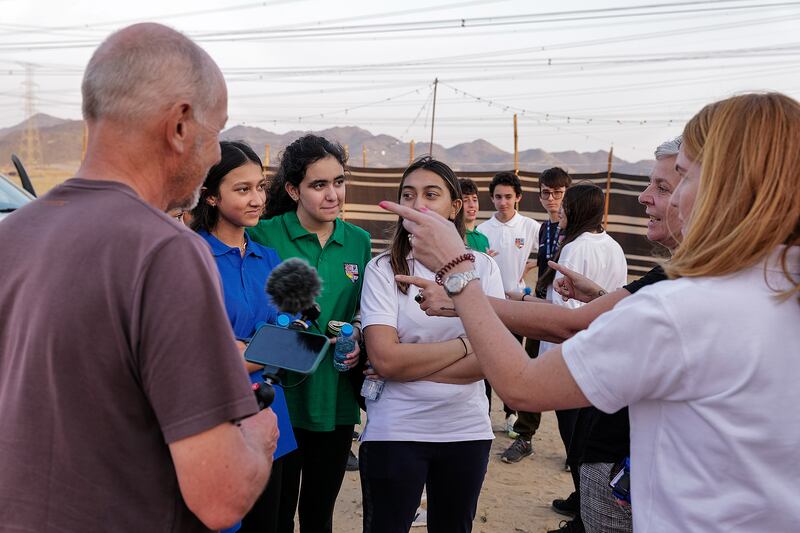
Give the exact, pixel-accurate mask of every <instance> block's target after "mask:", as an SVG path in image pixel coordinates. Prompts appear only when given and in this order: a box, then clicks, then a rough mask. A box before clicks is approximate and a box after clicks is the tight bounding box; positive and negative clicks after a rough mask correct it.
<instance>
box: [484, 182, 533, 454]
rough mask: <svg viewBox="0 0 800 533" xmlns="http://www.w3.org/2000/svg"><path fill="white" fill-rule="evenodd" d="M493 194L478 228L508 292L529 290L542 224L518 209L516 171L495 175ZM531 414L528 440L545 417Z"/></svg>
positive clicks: (509, 414)
mask: <svg viewBox="0 0 800 533" xmlns="http://www.w3.org/2000/svg"><path fill="white" fill-rule="evenodd" d="M489 196H490V197H491V198H492V203H493V204H494V208H495V209H496V211H495V214H494V215H493V216H492V218H490V219H489V220H487V221H486V222H483V223H482V224H480V225H479V226H478V231H479V232H481V233H483V234H484V235H486V237H487V238H488V239H489V247H490V248H491V249H492V250H493V251H494V252H495V253H496V255H495V256H494V260H495V261H496V262H497V265H498V266H499V267H500V275H501V277H502V278H503V290H504V291H505V292H507V293H509V292H522V291H523V290H524V289H525V280H524V279H523V276H524V275H525V265H526V263H527V262H528V258H529V257H530V254H531V251H532V250H536V249H537V248H538V246H539V228H540V226H541V224H539V222H537V221H535V220H533V219H532V218H528V217H525V216H522V215H520V214H519V213H518V212H517V206H518V205H519V202H520V200H522V183H521V182H520V180H519V177H518V176H517V175H516V174H514V173H513V172H499V173H497V174H495V176H494V177H493V178H492V182H491V183H490V184H489ZM520 341H522V338H520ZM535 353H536V352H534V354H535ZM503 410H504V411H505V413H506V431H507V432H508V434H509V437H512V438H516V437H517V436H518V435H517V432H518V431H519V429H518V428H515V422H517V423H518V424H519V422H518V420H517V414H516V413H515V412H514V411H513V410H511V409H509V408H508V407H506V405H505V404H504V405H503ZM529 415H530V416H526V417H525V420H524V422H525V424H524V426H525V427H524V428H520V429H522V430H523V431H524V433H525V435H524V436H525V437H527V441H528V442H529V441H530V438H531V437H533V434H534V433H536V430H537V429H538V428H539V421H540V420H541V414H540V413H529ZM531 453H533V449H532V448H530V447H529V448H528V450H527V453H525V454H524V455H522V456H520V457H519V459H522V457H524V456H527V455H530V454H531ZM519 459H517V460H519ZM515 462H516V461H515Z"/></svg>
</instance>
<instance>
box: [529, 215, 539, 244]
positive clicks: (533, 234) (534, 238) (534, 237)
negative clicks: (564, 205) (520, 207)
mask: <svg viewBox="0 0 800 533" xmlns="http://www.w3.org/2000/svg"><path fill="white" fill-rule="evenodd" d="M531 222H532V224H531V230H530V235H528V238H529V239H531V241H530V242H532V243H533V245H532V246H531V251H535V250H538V249H539V231H541V229H542V224H541V223H540V222H539V221H538V220H534V219H531Z"/></svg>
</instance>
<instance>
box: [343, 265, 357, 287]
mask: <svg viewBox="0 0 800 533" xmlns="http://www.w3.org/2000/svg"><path fill="white" fill-rule="evenodd" d="M344 275H345V276H347V278H348V279H349V280H350V281H352V282H353V283H355V282H356V281H358V265H357V264H355V263H345V264H344Z"/></svg>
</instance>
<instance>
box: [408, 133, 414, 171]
mask: <svg viewBox="0 0 800 533" xmlns="http://www.w3.org/2000/svg"><path fill="white" fill-rule="evenodd" d="M413 162H414V139H411V144H410V145H409V146H408V164H409V165H410V164H411V163H413Z"/></svg>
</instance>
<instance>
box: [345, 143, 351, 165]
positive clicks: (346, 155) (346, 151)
mask: <svg viewBox="0 0 800 533" xmlns="http://www.w3.org/2000/svg"><path fill="white" fill-rule="evenodd" d="M344 159H345V161H347V160H348V159H350V145H349V144H345V145H344Z"/></svg>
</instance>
